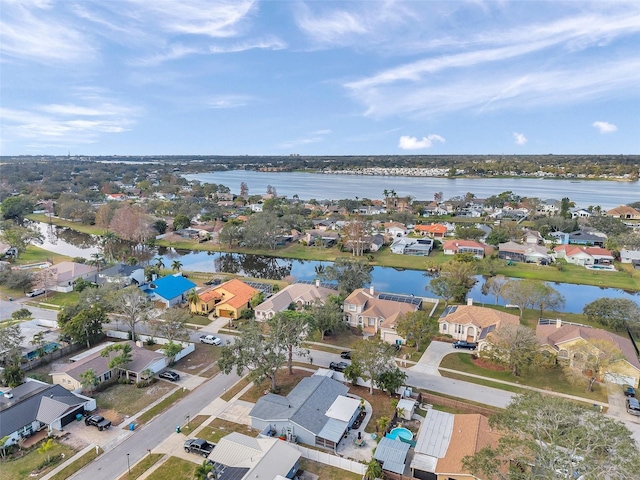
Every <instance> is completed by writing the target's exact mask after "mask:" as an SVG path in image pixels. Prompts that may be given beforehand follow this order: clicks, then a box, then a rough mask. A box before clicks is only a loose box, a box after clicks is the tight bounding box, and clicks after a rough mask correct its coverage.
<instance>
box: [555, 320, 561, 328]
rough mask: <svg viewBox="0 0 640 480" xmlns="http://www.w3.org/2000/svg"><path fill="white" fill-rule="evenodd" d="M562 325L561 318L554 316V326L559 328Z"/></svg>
mask: <svg viewBox="0 0 640 480" xmlns="http://www.w3.org/2000/svg"><path fill="white" fill-rule="evenodd" d="M561 326H562V319H561V318H556V328H560V327H561Z"/></svg>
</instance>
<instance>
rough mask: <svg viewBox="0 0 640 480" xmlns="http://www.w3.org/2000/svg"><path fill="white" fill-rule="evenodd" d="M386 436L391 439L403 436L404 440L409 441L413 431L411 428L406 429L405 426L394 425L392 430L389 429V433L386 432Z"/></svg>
mask: <svg viewBox="0 0 640 480" xmlns="http://www.w3.org/2000/svg"><path fill="white" fill-rule="evenodd" d="M386 436H387V438H392V439H394V440H395V439H396V438H398V437H400V438H403V439H405V440H408V441H411V440H412V439H413V433H411V430H408V429H406V428H403V427H396V428H394V429H393V430H391V431H390V432H389V433H387V435H386Z"/></svg>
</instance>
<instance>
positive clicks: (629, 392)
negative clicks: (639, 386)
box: [622, 384, 636, 397]
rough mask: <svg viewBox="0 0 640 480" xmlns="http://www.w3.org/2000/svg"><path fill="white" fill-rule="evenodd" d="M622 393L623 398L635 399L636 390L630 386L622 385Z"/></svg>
mask: <svg viewBox="0 0 640 480" xmlns="http://www.w3.org/2000/svg"><path fill="white" fill-rule="evenodd" d="M622 391H623V393H624V395H625V397H635V396H636V389H635V388H633V387H632V386H631V385H627V384H624V385H622Z"/></svg>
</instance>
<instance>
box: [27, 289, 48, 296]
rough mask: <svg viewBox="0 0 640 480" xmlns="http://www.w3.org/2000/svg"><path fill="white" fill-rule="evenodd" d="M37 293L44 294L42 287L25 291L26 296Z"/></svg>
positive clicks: (36, 294)
mask: <svg viewBox="0 0 640 480" xmlns="http://www.w3.org/2000/svg"><path fill="white" fill-rule="evenodd" d="M38 295H44V288H34V289H33V290H31V291H30V292H27V297H37V296H38Z"/></svg>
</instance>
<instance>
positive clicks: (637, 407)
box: [626, 397, 640, 417]
mask: <svg viewBox="0 0 640 480" xmlns="http://www.w3.org/2000/svg"><path fill="white" fill-rule="evenodd" d="M626 404H627V412H629V413H630V414H631V415H635V416H636V417H640V402H638V399H637V398H634V397H627V401H626Z"/></svg>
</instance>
